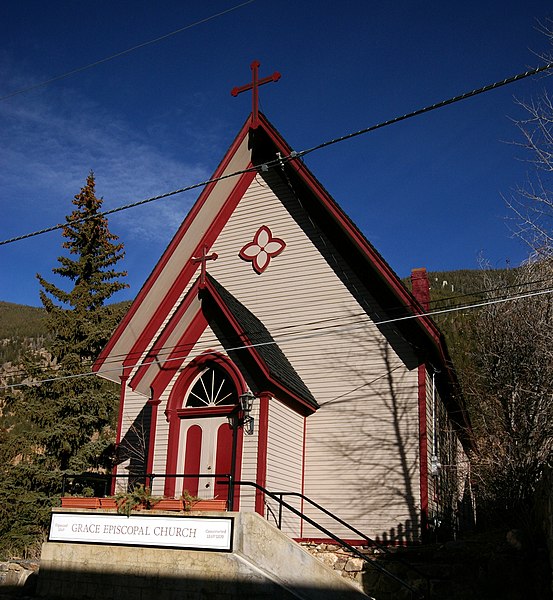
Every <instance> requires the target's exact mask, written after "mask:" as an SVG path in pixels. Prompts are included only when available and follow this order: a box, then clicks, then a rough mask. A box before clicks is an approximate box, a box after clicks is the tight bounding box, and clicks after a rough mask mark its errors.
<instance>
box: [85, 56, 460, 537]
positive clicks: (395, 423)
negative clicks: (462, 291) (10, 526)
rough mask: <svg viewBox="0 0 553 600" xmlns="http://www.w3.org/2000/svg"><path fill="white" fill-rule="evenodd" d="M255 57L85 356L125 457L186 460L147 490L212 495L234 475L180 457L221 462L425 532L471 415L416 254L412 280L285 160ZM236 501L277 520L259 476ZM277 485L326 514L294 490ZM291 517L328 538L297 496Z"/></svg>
mask: <svg viewBox="0 0 553 600" xmlns="http://www.w3.org/2000/svg"><path fill="white" fill-rule="evenodd" d="M257 67H258V63H254V64H253V65H252V71H253V75H254V76H253V82H252V83H251V84H249V85H247V86H243V88H237V89H236V90H234V93H238V92H240V91H244V90H245V89H251V90H252V93H253V110H252V114H251V115H250V116H249V117H248V119H247V121H246V123H245V124H244V125H243V126H242V128H241V129H240V131H239V132H238V134H237V136H236V138H235V140H234V142H233V143H232V145H231V146H230V148H229V149H228V151H227V152H226V154H225V156H224V157H223V160H222V161H221V163H220V165H219V167H218V168H217V170H216V171H215V173H214V175H213V179H214V180H215V181H214V182H213V183H211V184H209V185H207V186H206V187H205V189H204V190H203V192H202V193H201V195H200V197H199V198H198V200H197V201H196V203H195V204H194V206H193V208H192V209H191V210H190V212H189V214H188V215H187V216H186V218H185V219H184V221H183V223H182V225H181V226H180V228H179V230H178V231H177V232H176V234H175V236H174V238H173V240H172V241H171V243H170V244H169V246H168V248H167V249H166V250H165V252H164V254H163V255H162V256H161V258H160V259H159V262H158V263H157V265H156V267H155V268H154V270H153V272H152V273H151V275H150V276H149V278H148V279H147V281H146V283H145V284H144V286H143V287H142V289H141V290H140V292H139V294H138V295H137V297H136V300H135V301H134V303H133V304H132V306H131V308H130V310H129V312H128V314H127V315H126V317H125V318H124V320H123V321H122V322H121V324H120V326H119V327H118V328H117V330H116V331H115V333H114V334H113V336H112V338H111V339H110V341H109V343H108V345H107V346H106V348H105V349H104V350H103V352H102V353H101V355H100V356H99V358H98V360H97V362H96V364H95V367H94V370H95V371H96V372H97V374H98V375H100V376H102V377H106V378H108V379H112V380H114V381H117V382H120V383H121V398H120V414H119V423H118V431H117V442H118V444H119V448H120V455H121V456H120V464H119V465H118V467H117V472H118V473H119V474H127V475H128V474H129V473H131V474H133V473H135V474H138V475H140V474H144V473H155V474H158V475H163V474H172V475H179V476H178V477H155V478H154V480H153V482H152V493H153V494H154V495H157V496H162V495H164V496H169V497H179V496H180V495H181V494H182V493H183V490H185V489H186V490H187V491H188V492H190V493H191V494H193V495H197V496H200V497H201V498H206V499H207V498H219V499H225V498H227V491H228V485H227V483H226V481H227V480H225V479H221V478H220V477H202V478H198V477H183V474H204V475H211V474H229V475H231V476H232V478H233V479H234V480H235V481H245V482H253V483H255V484H257V485H259V486H261V487H262V488H264V489H266V490H269V491H271V492H294V493H297V494H303V495H304V496H306V497H308V498H310V499H312V500H313V501H314V502H316V503H318V504H319V505H322V506H323V507H325V508H326V509H327V510H328V511H330V512H331V513H333V514H335V515H337V516H338V517H340V518H341V519H343V520H345V521H347V522H348V523H350V524H351V525H353V526H354V527H355V528H357V529H358V530H360V531H361V532H364V533H365V534H366V535H369V536H372V537H378V538H379V539H381V540H384V541H386V540H388V541H390V542H394V543H406V542H410V541H418V540H420V539H423V538H424V535H425V533H426V532H427V531H428V529H429V528H431V527H433V526H435V525H436V524H437V523H439V522H445V521H448V522H450V521H451V520H452V519H454V518H455V513H456V511H457V510H458V508H459V506H460V503H461V501H462V499H463V496H465V497H466V494H467V491H468V488H467V486H468V461H467V458H466V450H467V448H468V444H469V441H468V436H467V431H468V423H467V419H466V415H465V412H464V410H463V406H462V402H461V400H460V398H459V396H458V394H457V393H456V392H457V390H456V382H455V376H454V373H453V372H452V370H451V364H450V361H449V358H448V354H447V350H446V348H445V346H444V342H443V339H442V337H441V335H440V333H439V331H438V329H437V328H436V326H435V325H434V323H433V322H432V320H431V319H430V318H428V317H426V316H424V314H423V313H424V310H425V308H427V304H426V306H425V303H427V302H428V282H427V279H426V272H425V270H424V269H419V270H415V271H414V272H413V292H414V295H412V294H411V293H410V292H409V291H408V290H407V289H406V288H405V286H404V285H403V284H402V282H401V281H400V280H399V279H398V277H397V275H396V274H395V273H394V272H393V271H392V269H391V268H390V266H389V265H388V264H387V263H386V262H385V260H384V259H383V258H382V257H381V256H380V254H378V252H377V251H376V250H375V248H374V247H373V246H372V245H371V244H370V242H369V241H368V240H367V239H366V238H365V237H364V236H363V234H362V233H361V232H360V231H359V229H358V228H357V227H356V226H355V224H354V223H353V222H352V221H351V220H350V219H349V218H348V216H347V215H346V214H345V213H344V212H343V210H342V209H341V208H340V206H339V205H338V204H337V202H336V201H335V200H334V199H333V198H331V197H330V195H329V194H328V193H327V192H326V190H325V189H324V187H323V186H322V185H321V183H320V182H319V181H318V180H317V179H316V178H315V176H314V175H313V174H312V173H311V172H310V171H309V169H308V168H307V167H306V166H305V164H304V163H303V162H302V161H301V160H299V159H290V160H288V157H290V155H291V152H292V150H291V148H290V147H289V146H288V144H287V143H286V141H285V140H284V139H283V138H282V136H281V135H280V133H279V132H278V131H277V130H276V129H275V127H274V126H273V125H272V124H271V123H270V122H269V121H268V120H267V118H266V117H265V116H264V115H263V114H261V113H259V112H258V109H257V92H258V86H259V85H261V84H263V83H267V82H269V81H276V79H278V77H279V75H278V73H275V74H274V75H273V76H272V77H267V78H265V79H261V80H259V79H258V77H257ZM283 158H285V159H286V160H279V159H283ZM236 173H239V174H236ZM231 174H236V175H232V176H230V175H231ZM415 297H416V298H415ZM415 315H419V316H418V317H416V318H413V316H415ZM402 317H403V318H402ZM406 317H407V318H406ZM252 400H253V403H252ZM241 401H242V402H244V401H246V402H248V401H249V403H250V405H251V411H250V412H248V411H247V410H246V413H244V411H243V410H242V409H241V408H240V402H241ZM231 498H232V496H231ZM231 502H232V506H229V507H228V509H229V510H235V511H255V512H257V513H259V514H261V515H264V516H265V517H266V518H267V519H268V520H270V521H273V522H276V520H277V513H278V507H277V506H276V504H275V503H274V502H273V500H272V499H271V498H269V497H268V496H267V495H266V494H264V493H263V492H262V491H260V490H259V489H257V490H256V489H255V488H254V487H252V486H248V485H237V486H235V488H234V497H233V498H232V501H231ZM287 502H289V503H290V504H291V505H293V506H295V507H297V508H298V509H300V510H302V511H303V512H304V513H305V514H307V515H308V516H311V517H312V518H313V519H315V520H316V521H317V522H318V523H320V524H321V525H323V526H325V527H326V526H328V527H330V526H331V521H330V520H329V517H327V516H325V514H323V513H321V512H319V511H317V510H315V508H313V507H312V506H311V505H309V504H308V503H307V502H306V501H304V500H303V499H302V498H301V497H300V496H299V495H298V496H289V497H287ZM283 530H284V532H285V533H287V534H288V535H289V536H290V537H292V538H294V539H298V540H318V539H324V536H322V535H321V533H320V532H319V531H318V530H316V529H314V528H312V527H311V526H307V525H306V524H305V523H303V522H301V521H300V519H299V518H298V517H296V516H295V515H294V514H293V513H291V512H286V511H285V514H284V515H283ZM334 530H336V528H334ZM343 536H344V537H345V538H347V539H348V540H349V541H350V542H352V543H356V541H357V542H359V540H356V537H355V535H353V536H352V534H351V532H347V533H343Z"/></svg>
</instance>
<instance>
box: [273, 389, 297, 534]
mask: <svg viewBox="0 0 553 600" xmlns="http://www.w3.org/2000/svg"><path fill="white" fill-rule="evenodd" d="M303 423H304V420H303V417H302V416H301V415H298V414H297V413H296V412H294V411H292V410H291V409H290V408H288V407H286V406H285V405H283V404H282V403H281V402H279V401H278V400H277V399H275V398H272V399H271V400H270V403H269V430H268V438H267V481H266V487H267V489H268V490H269V491H273V492H275V491H276V492H301V490H302V468H303V429H304V428H303ZM285 500H286V502H288V503H289V504H290V505H291V506H294V507H295V508H297V509H300V507H301V501H300V499H298V498H294V497H289V498H286V499H285ZM265 503H266V506H267V510H268V511H269V514H270V515H272V516H274V515H278V513H279V508H278V504H277V503H276V502H274V501H273V500H272V499H270V498H267V497H266V498H265ZM282 517H283V519H282V531H284V533H286V534H287V535H289V536H291V537H296V538H297V537H300V535H301V523H300V520H299V518H298V517H297V516H295V515H294V514H293V513H291V512H290V511H288V510H284V511H283V513H282Z"/></svg>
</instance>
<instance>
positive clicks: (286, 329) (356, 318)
mask: <svg viewBox="0 0 553 600" xmlns="http://www.w3.org/2000/svg"><path fill="white" fill-rule="evenodd" d="M545 282H551V278H547V279H542V280H536V281H531V282H527V283H524V284H518V285H512V286H506V287H505V288H494V289H490V290H481V291H478V292H477V291H475V292H473V293H471V294H464V295H463V296H459V298H462V297H465V296H475V295H478V294H483V293H487V292H497V291H501V290H502V289H504V290H509V289H511V288H513V287H522V286H527V287H529V286H530V285H532V284H538V283H545ZM548 290H549V288H538V289H531V290H528V289H527V290H526V291H525V292H524V293H526V294H532V295H538V294H539V293H541V292H547V291H548ZM453 298H454V297H452V298H451V299H453ZM517 298H518V296H508V295H504V296H499V297H496V298H494V300H496V301H497V300H504V301H508V300H516V299H517ZM415 306H418V303H409V304H406V305H403V306H402V307H401V308H402V309H403V313H404V312H405V309H408V308H414V307H415ZM466 306H469V305H467V304H453V305H451V306H448V307H447V310H449V311H450V312H451V309H459V310H463V309H464V308H465V307H466ZM399 308H400V307H393V308H392V309H386V310H385V312H387V313H388V314H390V312H393V311H394V310H399ZM436 312H437V308H433V309H431V311H430V312H428V313H427V314H428V315H429V316H433V315H435V314H436ZM366 315H367V313H366V312H365V311H360V312H357V313H352V314H350V315H348V316H349V318H350V319H351V321H350V322H349V323H348V324H347V326H351V325H356V324H361V323H366V320H365V319H364V317H366ZM402 316H404V315H402ZM361 317H363V319H362V320H361ZM343 319H344V317H343V315H340V316H335V317H330V318H323V319H316V320H313V321H307V322H303V323H297V324H294V325H284V326H281V327H277V328H275V329H273V333H275V335H277V336H279V335H280V340H281V341H282V340H283V339H284V336H289V337H292V336H295V335H297V332H298V328H300V327H301V328H303V330H304V331H306V332H315V331H324V330H326V331H329V330H330V329H332V328H337V329H340V328H343V327H345V326H346V325H344V324H343V323H338V324H335V325H332V324H330V323H332V322H333V321H338V320H340V321H343ZM376 324H378V322H377V323H376ZM259 333H260V331H248V332H245V334H244V335H245V336H248V337H249V338H251V337H252V336H255V335H257V334H259ZM329 333H330V331H329ZM216 342H218V338H217V337H213V338H209V337H208V338H204V343H205V344H207V345H209V344H212V343H216ZM195 345H196V342H189V343H181V344H177V345H174V346H163V347H162V348H160V349H158V350H157V351H156V357H157V358H158V359H163V358H164V357H165V356H167V355H169V354H170V353H172V352H175V351H179V352H186V353H188V352H189V351H190V350H191V349H192V348H193V347H194V346H195ZM151 350H152V349H150V350H149V351H148V352H146V351H145V352H143V353H141V354H146V355H148V354H149V352H151ZM125 357H127V354H112V355H110V360H109V362H110V363H112V362H116V361H117V360H119V359H121V358H125ZM84 364H85V366H86V363H84ZM88 364H89V366H92V365H93V361H90V362H89V363H88ZM135 366H136V365H135ZM48 369H50V367H47V366H45V367H43V368H42V369H40V370H43V371H46V370H48ZM24 374H26V371H25V370H24V369H18V370H14V371H11V372H10V374H9V375H10V376H11V377H17V376H20V375H24Z"/></svg>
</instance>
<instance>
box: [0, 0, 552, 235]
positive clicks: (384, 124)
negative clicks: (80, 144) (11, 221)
mask: <svg viewBox="0 0 553 600" xmlns="http://www.w3.org/2000/svg"><path fill="white" fill-rule="evenodd" d="M252 1H253V0H252ZM552 67H553V63H548V64H546V65H543V66H541V67H537V68H535V69H530V70H528V71H525V72H524V73H519V74H518V75H514V76H512V77H507V78H506V79H503V80H502V81H498V82H496V83H492V84H489V85H486V86H484V87H481V88H478V89H475V90H473V91H472V92H466V93H464V94H461V95H459V96H454V97H453V98H450V99H449V100H444V101H442V102H437V103H436V104H432V105H431V106H427V107H425V108H420V109H418V110H415V111H412V112H410V113H406V114H404V115H402V116H401V117H395V118H394V119H390V120H388V121H383V122H381V123H378V124H377V125H371V126H370V127H366V128H365V129H360V130H359V131H355V132H353V133H348V134H347V135H343V136H341V137H338V138H334V139H332V140H328V141H326V142H322V143H321V144H318V145H316V146H313V147H311V148H308V149H307V150H301V151H299V152H296V151H292V152H290V154H288V155H287V156H280V155H279V156H278V157H277V158H276V159H274V160H272V161H268V162H266V163H263V164H262V165H260V166H259V167H251V168H249V169H244V170H241V171H235V172H234V173H230V174H228V175H223V176H220V177H214V178H213V179H208V180H207V181H202V182H200V183H196V184H193V185H189V186H186V187H183V188H180V189H178V190H174V191H172V192H167V193H165V194H160V195H158V196H153V197H151V198H146V199H145V200H139V201H138V202H131V203H130V204H125V205H123V206H119V207H117V208H113V209H111V210H106V211H103V212H101V213H97V214H96V215H94V217H90V218H95V217H97V216H100V217H101V216H107V215H110V214H114V213H116V212H120V211H122V210H127V209H129V208H135V207H137V206H141V205H143V204H147V203H149V202H154V201H155V200H161V199H163V198H168V197H169V196H174V195H176V194H181V193H183V192H187V191H189V190H193V189H195V188H199V187H203V186H205V185H208V184H210V183H216V182H217V181H221V180H222V179H228V178H229V177H236V176H238V175H242V174H244V173H248V172H251V171H268V170H269V169H270V168H274V167H275V166H278V167H281V168H282V166H283V165H284V163H286V162H290V161H292V160H297V159H299V158H302V157H303V156H305V155H307V154H310V153H311V152H315V151H316V150H320V149H322V148H326V147H327V146H331V145H333V144H337V143H339V142H344V141H346V140H349V139H351V138H354V137H357V136H360V135H364V134H366V133H370V132H371V131H375V130H377V129H381V128H382V127H387V126H388V125H393V124H394V123H399V122H400V121H405V120H406V119H410V118H412V117H416V116H418V115H422V114H424V113H427V112H430V111H432V110H436V109H438V108H442V107H444V106H448V105H450V104H453V103H455V102H460V101H461V100H466V99H467V98H471V97H472V96H476V95H478V94H483V93H484V92H489V91H491V90H494V89H497V88H499V87H502V86H504V85H508V84H510V83H514V82H516V81H520V80H521V79H524V78H526V77H531V76H532V75H537V74H538V73H542V72H544V71H547V70H549V69H551V68H552ZM85 220H87V219H86V218H83V219H75V220H74V221H73V220H72V221H71V223H72V224H75V223H80V222H82V221H85ZM63 227H65V224H58V225H53V226H51V227H46V228H44V229H40V230H38V231H33V232H31V233H26V234H23V235H19V236H16V237H12V238H9V239H6V240H1V241H0V246H4V245H6V244H11V243H14V242H19V241H21V240H25V239H28V238H31V237H35V236H37V235H42V234H44V233H49V232H51V231H56V230H57V229H62V228H63Z"/></svg>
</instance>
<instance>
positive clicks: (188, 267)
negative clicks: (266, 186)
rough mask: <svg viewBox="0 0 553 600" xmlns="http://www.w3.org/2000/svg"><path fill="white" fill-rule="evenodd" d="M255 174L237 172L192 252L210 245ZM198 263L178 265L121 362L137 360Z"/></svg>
mask: <svg viewBox="0 0 553 600" xmlns="http://www.w3.org/2000/svg"><path fill="white" fill-rule="evenodd" d="M254 177H255V172H250V173H245V174H243V175H241V177H240V179H239V180H238V181H237V182H236V185H235V186H234V189H233V190H232V192H231V193H230V194H229V196H228V198H227V201H226V202H225V203H224V204H223V206H222V207H221V209H220V211H219V213H218V214H217V216H216V217H215V218H214V219H213V221H212V223H211V225H210V226H209V227H208V229H207V231H206V232H205V233H204V235H203V237H202V238H201V239H200V241H199V242H198V244H197V246H196V248H195V249H194V251H193V252H192V256H195V255H198V254H201V251H202V249H205V248H208V249H210V248H211V246H212V245H213V243H214V242H215V239H216V238H217V236H218V235H219V232H220V231H221V229H222V228H223V227H224V224H225V223H226V222H227V220H228V219H229V217H230V215H231V214H232V211H233V210H234V208H235V207H236V205H237V203H238V202H239V201H240V199H241V198H242V196H243V194H244V192H245V191H246V189H247V188H248V187H249V185H250V183H251V182H252V180H253V179H254ZM197 269H198V265H197V264H194V263H192V262H191V261H187V262H186V263H185V265H184V266H183V267H182V269H181V272H180V273H179V275H178V276H177V277H176V278H175V279H174V281H173V284H172V285H171V287H170V288H169V290H168V292H167V293H166V294H165V297H164V298H163V300H162V301H161V303H160V304H159V306H158V308H157V310H156V311H155V312H154V314H153V315H152V317H151V318H150V320H149V322H148V323H147V324H146V325H145V326H144V327H143V328H142V331H141V333H140V335H139V336H138V339H137V340H136V341H135V343H134V344H133V347H132V349H131V350H130V351H129V353H128V355H127V358H126V359H125V361H124V362H123V364H124V365H126V364H127V362H128V361H130V362H134V360H137V359H138V358H139V357H140V356H141V355H142V353H143V352H144V351H145V350H146V347H147V345H148V344H149V343H150V341H151V340H152V338H153V336H154V335H155V334H156V332H157V331H158V329H159V328H160V327H161V325H162V323H163V321H164V320H165V319H166V317H167V315H168V314H169V312H170V311H171V309H172V308H173V306H174V305H175V303H176V302H177V301H178V299H179V296H180V295H181V294H182V292H183V291H184V289H185V287H186V286H187V285H188V283H189V282H190V280H191V278H192V277H193V275H194V273H195V272H196V271H197Z"/></svg>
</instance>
